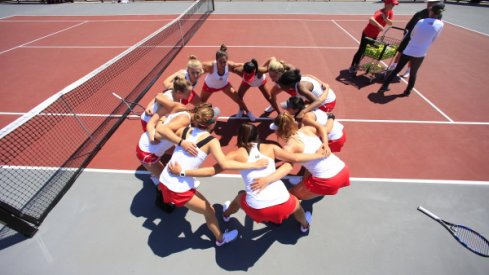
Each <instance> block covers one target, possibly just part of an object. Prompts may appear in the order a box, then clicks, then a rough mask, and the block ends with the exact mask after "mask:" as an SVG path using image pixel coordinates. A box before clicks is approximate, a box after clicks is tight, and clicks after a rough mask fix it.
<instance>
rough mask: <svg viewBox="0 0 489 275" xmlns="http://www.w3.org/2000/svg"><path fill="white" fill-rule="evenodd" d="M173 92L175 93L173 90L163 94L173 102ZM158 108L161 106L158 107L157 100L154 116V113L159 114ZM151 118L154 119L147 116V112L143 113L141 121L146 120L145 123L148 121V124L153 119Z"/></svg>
mask: <svg viewBox="0 0 489 275" xmlns="http://www.w3.org/2000/svg"><path fill="white" fill-rule="evenodd" d="M172 92H173V91H172V90H167V91H165V92H164V93H163V96H165V97H166V98H168V99H169V100H171V101H173V95H172ZM158 106H159V105H158V102H156V100H155V102H154V103H153V109H152V111H153V114H154V113H156V112H158ZM151 117H152V116H148V115H147V114H146V112H143V113H142V114H141V119H142V120H144V121H146V122H148V121H149V120H150V119H151Z"/></svg>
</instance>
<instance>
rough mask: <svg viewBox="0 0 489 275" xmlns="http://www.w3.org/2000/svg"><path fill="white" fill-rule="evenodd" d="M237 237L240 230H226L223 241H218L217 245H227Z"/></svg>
mask: <svg viewBox="0 0 489 275" xmlns="http://www.w3.org/2000/svg"><path fill="white" fill-rule="evenodd" d="M237 237H238V230H236V229H233V230H231V231H227V230H226V231H225V232H224V234H223V236H222V241H216V245H217V246H222V245H225V244H227V243H230V242H232V241H234V240H236V238H237Z"/></svg>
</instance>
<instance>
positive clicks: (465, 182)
mask: <svg viewBox="0 0 489 275" xmlns="http://www.w3.org/2000/svg"><path fill="white" fill-rule="evenodd" d="M2 169H17V170H22V169H26V170H27V169H36V170H40V169H45V170H58V169H59V167H40V166H2ZM62 169H64V170H68V171H71V170H73V171H76V170H77V168H62ZM83 171H84V172H89V173H108V174H135V175H149V174H150V173H149V172H148V171H146V170H122V169H103V168H85V169H83ZM212 177H216V178H236V179H239V178H241V175H239V174H217V175H214V176H212ZM212 177H209V178H212ZM289 177H297V176H286V177H284V178H285V179H287V178H289ZM350 180H351V181H358V182H381V183H384V182H388V183H393V182H394V183H414V184H421V183H424V184H440V185H479V186H489V181H476V180H434V179H401V178H357V177H351V178H350Z"/></svg>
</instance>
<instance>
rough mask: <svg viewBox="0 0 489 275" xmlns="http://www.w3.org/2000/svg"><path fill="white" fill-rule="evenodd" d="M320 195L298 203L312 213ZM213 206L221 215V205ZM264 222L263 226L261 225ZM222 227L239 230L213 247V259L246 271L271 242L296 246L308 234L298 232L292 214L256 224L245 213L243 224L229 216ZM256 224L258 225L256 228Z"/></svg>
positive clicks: (232, 268)
mask: <svg viewBox="0 0 489 275" xmlns="http://www.w3.org/2000/svg"><path fill="white" fill-rule="evenodd" d="M322 198H323V197H319V198H316V199H313V200H309V201H303V202H302V203H301V205H302V207H303V208H304V210H305V211H311V212H312V209H313V207H312V206H313V204H315V203H316V202H318V201H320V200H322ZM214 208H215V209H216V212H217V215H219V216H221V215H222V207H221V206H220V205H214ZM239 211H243V210H239ZM313 217H314V213H313ZM313 219H314V218H313ZM221 222H222V221H220V223H221ZM222 223H223V222H222ZM263 225H264V227H262V226H263ZM224 226H226V227H228V228H232V229H238V231H239V237H238V239H237V240H235V241H234V242H233V243H231V244H229V245H227V246H224V247H219V248H217V249H216V262H217V264H218V265H219V266H220V267H221V268H223V269H225V270H227V271H236V270H241V271H247V270H248V269H249V268H251V267H253V266H254V265H255V263H257V262H258V261H259V260H260V258H261V257H262V256H263V255H265V253H266V251H267V250H268V249H269V248H270V247H271V246H272V245H273V243H274V242H279V243H281V244H285V245H295V244H296V243H297V242H298V241H299V239H300V238H302V237H307V235H308V234H309V233H302V232H301V231H300V224H299V222H297V220H296V219H295V218H294V217H293V216H292V215H291V216H290V217H289V218H288V219H286V220H284V221H283V223H282V224H280V225H277V224H273V223H262V224H258V223H255V222H254V221H253V220H252V219H251V218H250V217H248V216H246V217H245V221H244V225H242V224H241V223H240V221H239V220H237V219H236V218H234V217H231V220H230V221H229V222H228V223H226V224H225V225H224V224H221V228H224ZM255 227H260V228H258V229H255ZM311 228H314V227H311ZM311 230H314V229H311ZM237 248H239V249H237Z"/></svg>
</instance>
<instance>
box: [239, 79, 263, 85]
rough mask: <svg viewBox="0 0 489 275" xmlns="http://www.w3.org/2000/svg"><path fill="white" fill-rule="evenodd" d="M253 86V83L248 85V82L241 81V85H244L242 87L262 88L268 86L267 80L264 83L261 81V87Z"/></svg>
mask: <svg viewBox="0 0 489 275" xmlns="http://www.w3.org/2000/svg"><path fill="white" fill-rule="evenodd" d="M253 82H254V81H253ZM252 84H254V83H251V84H250V83H248V82H246V81H244V80H241V85H242V86H245V87H261V86H263V85H265V84H267V79H264V80H263V81H261V82H260V83H259V85H252Z"/></svg>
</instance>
